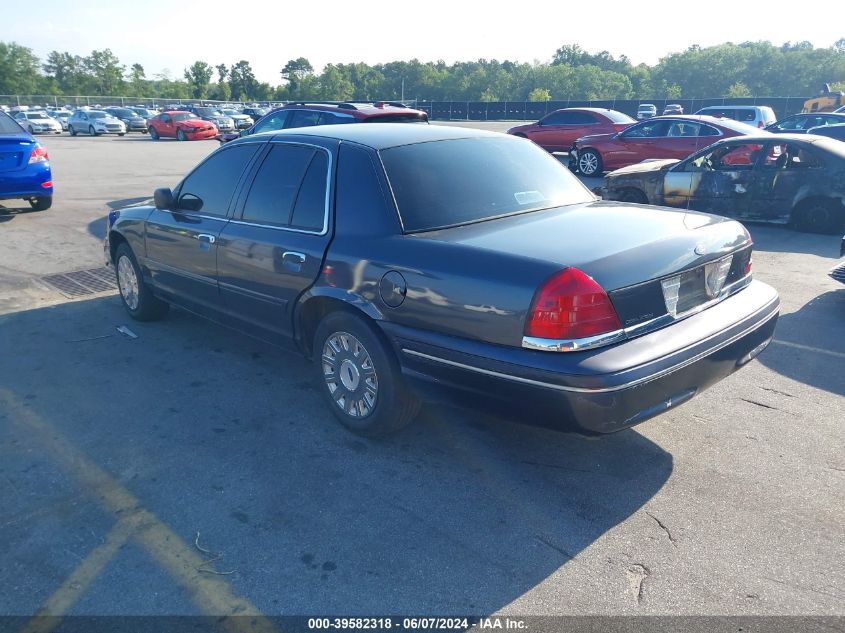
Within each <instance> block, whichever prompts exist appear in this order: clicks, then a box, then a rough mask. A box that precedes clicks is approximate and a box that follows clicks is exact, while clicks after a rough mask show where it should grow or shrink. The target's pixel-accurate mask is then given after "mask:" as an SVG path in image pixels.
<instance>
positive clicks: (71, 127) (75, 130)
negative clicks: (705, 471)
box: [67, 110, 126, 136]
mask: <svg viewBox="0 0 845 633" xmlns="http://www.w3.org/2000/svg"><path fill="white" fill-rule="evenodd" d="M67 130H68V132H70V135H71V136H76V135H77V134H80V133H82V134H90V135H91V136H100V135H101V134H117V135H118V136H123V135H124V134H126V125H125V124H124V123H123V121H121V120H120V119H116V118H115V117H113V116H112V115H110V114H109V113H108V112H104V111H103V110H77V111H76V112H74V113H73V115H72V116H71V117H70V119H68V122H67Z"/></svg>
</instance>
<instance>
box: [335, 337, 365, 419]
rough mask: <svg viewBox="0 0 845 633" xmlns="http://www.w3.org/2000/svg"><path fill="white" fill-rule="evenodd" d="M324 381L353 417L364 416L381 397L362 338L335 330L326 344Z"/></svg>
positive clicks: (337, 400) (341, 407) (339, 405)
mask: <svg viewBox="0 0 845 633" xmlns="http://www.w3.org/2000/svg"><path fill="white" fill-rule="evenodd" d="M322 365H323V380H325V381H326V387H328V389H329V393H330V394H331V396H332V399H333V400H334V402H335V404H336V405H337V406H338V407H339V408H340V410H341V411H343V412H344V413H345V414H346V415H348V416H349V417H352V418H365V417H367V416H368V415H370V414H371V413H372V412H373V409H374V408H375V406H376V400H377V399H378V375H377V374H376V370H375V367H374V366H373V360H372V358H370V354H369V352H368V351H367V349H366V348H365V347H364V346H363V344H362V343H361V341H359V340H358V339H357V338H355V337H354V336H353V335H352V334H349V333H348V332H335V333H334V334H332V335H331V336H329V338H327V339H326V343H325V344H324V345H323V359H322Z"/></svg>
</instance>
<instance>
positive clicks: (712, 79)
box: [0, 38, 845, 101]
mask: <svg viewBox="0 0 845 633" xmlns="http://www.w3.org/2000/svg"><path fill="white" fill-rule="evenodd" d="M823 83H830V84H833V85H834V86H835V87H838V88H839V89H841V88H842V87H843V86H845V38H842V39H840V40H838V41H837V42H836V43H834V44H833V45H832V46H830V47H827V48H814V47H813V45H812V44H810V43H809V42H798V43H791V42H787V43H785V44H782V45H781V46H776V45H774V44H772V43H770V42H765V41H764V42H744V43H742V44H732V43H725V44H720V45H717V46H709V47H704V48H702V47H700V46H697V45H693V46H690V47H689V48H688V49H686V50H685V51H683V52H680V53H672V54H670V55H667V56H665V57H663V58H662V59H661V60H660V61H659V62H658V63H657V64H655V65H653V66H649V65H647V64H638V65H634V64H632V63H631V62H630V61H629V59H628V57H626V56H625V55H622V56H620V57H618V58H616V57H614V56H613V55H611V54H610V53H608V52H607V51H601V52H599V53H589V52H587V51H585V50H583V49H582V48H581V47H580V46H578V45H577V44H566V45H564V46H561V47H560V48H559V49H557V51H555V53H554V55H553V57H552V59H551V60H550V61H548V62H534V63H530V64H529V63H520V62H511V61H503V62H499V61H497V60H486V59H479V60H477V61H469V62H456V63H453V64H446V63H445V62H444V61H435V62H421V61H419V60H417V59H412V60H410V61H393V62H388V63H385V64H375V65H369V64H364V63H336V64H328V65H326V66H325V68H323V69H322V71H321V72H319V73H317V72H315V70H314V68H313V66H312V65H311V63H310V62H309V61H308V60H307V59H306V58H304V57H300V58H298V59H291V60H289V61H288V62H287V63H286V64H285V65H284V66H283V67H282V68H281V69H280V71H279V84H278V85H275V86H274V85H271V84H269V83H266V82H260V81H258V80H257V79H256V77H255V74H254V72H253V69H252V67H251V65H250V63H249V62H248V61H247V60H240V61H237V62H235V63H232V64H231V65H227V64H225V63H220V64H216V65H211V64H209V63H208V62H205V61H200V60H198V61H195V62H193V63H192V64H191V65H190V66H188V67H186V68H185V69H184V71H183V72H182V74H181V75H178V76H173V75H172V74H171V73H170V72H169V71H164V72H162V73H159V74H157V75H154V76H153V77H148V76H147V75H146V71H145V69H144V67H143V66H141V65H140V64H138V63H134V64H132V65H130V66H128V67H127V66H126V65H125V64H123V63H122V62H121V61H120V60H119V59H118V58H117V56H116V55H115V54H114V53H113V52H112V51H111V50H109V49H105V50H102V51H97V50H94V51H91V53H90V54H89V55H87V56H84V57H83V56H79V55H75V54H73V53H69V52H66V51H65V52H61V51H52V52H51V53H50V54H49V55H47V58H46V59H43V60H42V59H39V57H38V56H37V55H35V54H34V53H33V51H32V50H31V49H29V48H27V47H25V46H21V45H19V44H16V43H15V42H0V94H6V95H15V94H17V95H55V96H65V95H95V96H96V95H100V96H111V95H115V96H117V95H119V96H126V97H154V98H160V99H190V98H195V99H218V100H224V101H229V100H236V101H268V100H273V101H286V100H299V99H320V100H338V101H340V100H376V99H398V98H401V97H403V96H404V98H405V99H418V100H428V101H450V100H453V101H526V100H527V101H547V100H552V99H554V100H558V99H591V100H597V99H680V98H696V99H697V98H706V97H723V96H727V97H750V96H759V97H766V96H783V97H785V96H807V97H809V96H812V95H815V94H817V93H818V91H819V88H820V87H821V85H822V84H823Z"/></svg>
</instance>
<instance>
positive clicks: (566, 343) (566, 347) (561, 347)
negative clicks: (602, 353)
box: [522, 275, 752, 352]
mask: <svg viewBox="0 0 845 633" xmlns="http://www.w3.org/2000/svg"><path fill="white" fill-rule="evenodd" d="M751 280H752V276H751V275H746V276H745V277H743V278H742V279H739V280H738V281H735V282H733V283H732V284H729V285H727V286H725V287H724V288H722V291H721V292H720V293H719V296H717V297H715V298H713V299H711V300H710V301H707V302H706V303H702V304H700V305H697V306H695V307H694V308H691V309H689V310H687V311H686V312H684V313H682V314H678V315H676V316H672V315H671V314H668V313H667V314H661V315H660V316H659V317H655V318H653V319H651V320H649V321H643V322H642V323H638V324H637V325H632V326H631V327H627V328H623V329H621V330H614V331H612V332H607V333H605V334H599V335H597V336H589V337H585V338H575V339H547V338H538V337H534V336H523V337H522V347H524V348H525V349H534V350H540V351H544V352H579V351H582V350H585V349H593V348H596V347H602V346H604V345H612V344H613V343H618V342H620V341H623V340H626V339H631V338H635V337H637V336H642V335H643V334H647V333H649V332H653V331H654V330H659V329H660V328H662V327H666V326H667V325H670V324H672V323H677V322H678V321H683V320H684V319H686V318H688V317H691V316H695V315H696V314H698V313H699V312H702V311H703V310H706V309H707V308H710V307H712V306H714V305H716V304H717V303H720V302H721V301H723V300H725V299H727V298H728V297H729V296H730V295H732V294H734V293H735V292H739V291H740V290H742V289H743V288H745V287H746V286H747V285H748V284H750V283H751ZM646 283H651V282H646ZM639 285H641V284H639Z"/></svg>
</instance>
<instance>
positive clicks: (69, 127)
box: [67, 125, 76, 136]
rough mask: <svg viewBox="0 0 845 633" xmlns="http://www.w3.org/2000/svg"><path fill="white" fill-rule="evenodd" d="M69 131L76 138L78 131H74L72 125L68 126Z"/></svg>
mask: <svg viewBox="0 0 845 633" xmlns="http://www.w3.org/2000/svg"><path fill="white" fill-rule="evenodd" d="M67 131H68V132H70V135H71V136H76V130H74V129H73V126H72V125H68V126H67Z"/></svg>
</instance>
